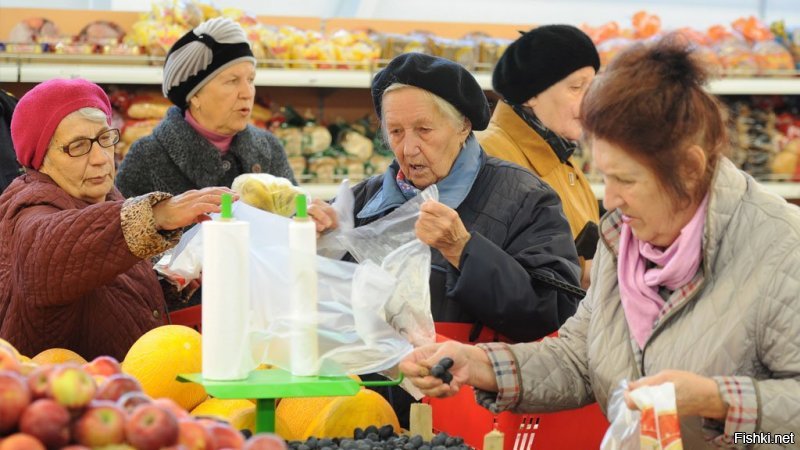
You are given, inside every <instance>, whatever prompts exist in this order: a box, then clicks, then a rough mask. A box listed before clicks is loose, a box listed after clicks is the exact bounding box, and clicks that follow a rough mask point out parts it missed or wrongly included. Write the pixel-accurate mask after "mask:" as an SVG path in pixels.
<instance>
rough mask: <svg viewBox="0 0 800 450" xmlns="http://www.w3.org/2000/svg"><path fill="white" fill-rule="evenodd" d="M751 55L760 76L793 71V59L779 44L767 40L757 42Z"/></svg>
mask: <svg viewBox="0 0 800 450" xmlns="http://www.w3.org/2000/svg"><path fill="white" fill-rule="evenodd" d="M753 54H754V55H755V58H756V63H757V64H758V70H759V72H760V73H761V74H762V75H778V76H779V75H782V74H785V73H787V72H789V73H791V72H793V71H794V58H792V54H791V53H789V50H788V49H787V48H786V47H784V46H782V45H781V44H779V43H777V42H775V41H772V40H769V41H759V42H756V43H755V45H753Z"/></svg>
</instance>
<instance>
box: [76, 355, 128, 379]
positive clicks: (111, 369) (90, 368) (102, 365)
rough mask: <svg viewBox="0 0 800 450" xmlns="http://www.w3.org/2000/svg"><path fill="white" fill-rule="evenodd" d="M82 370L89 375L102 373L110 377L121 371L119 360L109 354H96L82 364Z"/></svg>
mask: <svg viewBox="0 0 800 450" xmlns="http://www.w3.org/2000/svg"><path fill="white" fill-rule="evenodd" d="M83 370H85V371H86V373H88V374H89V375H102V376H106V377H110V376H111V375H114V374H117V373H122V368H121V367H120V365H119V361H117V360H116V359H114V358H113V357H111V356H98V357H97V358H95V359H93V360H91V361H90V362H88V363H86V364H84V365H83Z"/></svg>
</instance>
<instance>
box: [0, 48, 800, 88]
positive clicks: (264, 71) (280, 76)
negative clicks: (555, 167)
mask: <svg viewBox="0 0 800 450" xmlns="http://www.w3.org/2000/svg"><path fill="white" fill-rule="evenodd" d="M268 63H275V61H259V64H260V65H266V64H268ZM282 63H287V62H286V61H283V62H282ZM293 63H302V61H300V62H293ZM382 63H383V62H378V65H377V66H380V65H381V64H382ZM162 64H163V59H162V58H151V57H148V56H128V57H118V56H104V55H84V56H78V55H46V54H45V55H27V54H0V76H1V77H2V79H0V81H6V82H15V81H20V82H27V83H31V82H33V83H36V82H40V81H44V80H46V79H48V78H52V77H57V76H58V77H68V78H74V77H83V78H87V79H89V80H92V81H95V82H98V83H120V84H161V76H162V68H161V65H162ZM14 66H18V78H17V77H15V76H14V74H15V70H14ZM376 70H377V67H376V68H375V69H374V70H363V69H362V70H356V69H351V70H347V69H337V70H332V69H316V70H315V69H288V68H287V69H282V68H259V69H258V71H257V72H256V85H257V86H281V87H324V88H369V86H370V83H371V81H372V76H373V75H374V73H375V71H376ZM791 75H792V74H782V75H780V76H777V77H759V78H733V77H732V78H722V79H717V80H714V81H712V82H711V83H710V85H709V90H710V91H711V92H713V93H714V94H719V95H752V94H756V95H773V94H774V95H800V76H794V77H793V76H791ZM475 78H476V79H477V80H478V83H479V84H480V85H481V87H482V88H484V89H485V90H491V89H492V75H491V73H488V72H477V73H475Z"/></svg>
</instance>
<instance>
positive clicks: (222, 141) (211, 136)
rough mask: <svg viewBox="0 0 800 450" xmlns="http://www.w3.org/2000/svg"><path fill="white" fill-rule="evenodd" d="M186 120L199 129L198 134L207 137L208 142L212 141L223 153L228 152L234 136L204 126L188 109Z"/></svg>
mask: <svg viewBox="0 0 800 450" xmlns="http://www.w3.org/2000/svg"><path fill="white" fill-rule="evenodd" d="M184 118H185V119H186V122H187V123H188V124H189V126H191V127H192V128H194V130H195V131H197V134H199V135H200V136H203V137H204V138H206V140H207V141H208V142H210V143H211V145H213V146H214V147H216V148H217V150H219V152H220V153H222V154H223V155H224V154H225V153H228V150H230V148H231V142H233V136H229V135H227V134H220V133H217V132H215V131H212V130H209V129H208V128H206V127H204V126H203V125H201V124H200V122H198V121H197V119H195V118H194V116H193V115H192V113H191V112H189V110H188V109H187V110H186V114H185V115H184Z"/></svg>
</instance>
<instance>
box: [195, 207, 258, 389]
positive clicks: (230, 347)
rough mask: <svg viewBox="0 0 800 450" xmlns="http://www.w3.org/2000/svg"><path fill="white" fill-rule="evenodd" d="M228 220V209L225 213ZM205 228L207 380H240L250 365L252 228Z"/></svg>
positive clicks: (223, 224) (225, 223) (229, 222)
mask: <svg viewBox="0 0 800 450" xmlns="http://www.w3.org/2000/svg"><path fill="white" fill-rule="evenodd" d="M227 215H228V217H231V216H230V209H228V211H227ZM225 216H226V211H225V207H224V206H223V213H222V216H221V219H220V220H213V221H206V222H203V224H202V233H203V316H202V320H203V321H202V326H203V332H202V339H203V378H204V379H208V380H220V381H222V380H241V379H244V378H247V375H248V374H249V371H250V368H251V367H250V365H251V364H249V363H248V362H247V360H246V359H245V358H246V357H247V358H249V347H248V343H247V333H248V312H249V310H250V249H249V243H250V224H249V223H247V222H242V221H236V220H233V219H231V218H226V217H225Z"/></svg>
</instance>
